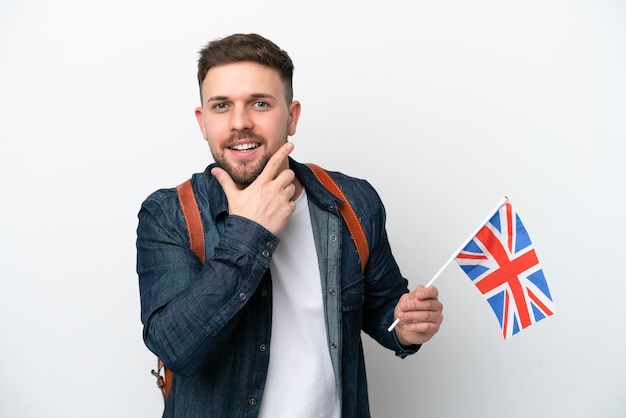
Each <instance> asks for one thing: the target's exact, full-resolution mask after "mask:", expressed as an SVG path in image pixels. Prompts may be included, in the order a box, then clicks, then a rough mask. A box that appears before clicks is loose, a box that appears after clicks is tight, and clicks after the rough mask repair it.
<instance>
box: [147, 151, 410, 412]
mask: <svg viewBox="0 0 626 418" xmlns="http://www.w3.org/2000/svg"><path fill="white" fill-rule="evenodd" d="M211 168H212V166H209V167H207V169H206V170H205V171H204V172H203V173H198V174H194V175H193V176H192V185H193V188H194V192H195V195H196V199H197V201H198V206H199V207H200V208H201V209H200V210H201V218H202V222H203V225H204V237H205V260H206V262H205V263H204V264H201V263H200V261H199V260H198V259H197V258H196V256H195V255H194V254H193V253H192V251H191V250H190V247H189V237H188V234H187V229H186V224H185V221H184V218H183V215H182V211H181V208H180V206H179V203H178V199H177V195H176V190H175V189H163V190H158V191H156V192H154V193H153V194H151V195H150V196H149V197H148V198H147V199H146V200H145V201H144V202H143V204H142V206H141V209H140V212H139V215H138V217H139V225H138V229H137V273H138V275H139V288H140V296H141V321H142V323H143V326H144V328H143V329H144V331H143V337H144V341H145V343H146V346H147V347H148V348H149V349H150V350H151V351H152V352H153V353H155V354H156V355H157V356H159V357H160V358H161V359H162V360H163V362H164V363H165V365H166V366H167V367H168V368H170V369H171V370H172V371H173V373H174V379H173V383H172V389H171V392H170V395H169V397H168V400H167V402H166V407H165V412H164V415H163V416H164V417H178V418H182V417H193V418H199V417H219V418H224V417H237V418H239V417H256V416H257V415H258V413H259V407H260V402H261V400H262V398H263V389H264V385H265V378H266V375H267V369H268V364H269V356H270V352H271V340H270V332H271V321H272V318H271V314H272V280H271V275H270V270H269V265H270V259H271V258H272V255H273V253H274V250H275V249H276V246H277V245H279V240H278V238H277V237H276V236H275V235H273V234H272V233H270V232H269V231H268V230H266V229H265V228H263V227H262V226H261V225H259V224H257V223H255V222H253V221H250V220H248V219H246V218H243V217H240V216H236V215H228V203H227V201H226V196H225V194H224V192H223V190H222V188H221V186H220V185H219V183H218V182H217V180H216V179H215V178H214V177H213V176H212V175H211V173H210V169H211ZM290 168H291V169H292V170H293V171H294V172H295V174H296V176H297V178H298V179H299V180H300V181H301V182H302V184H303V185H304V187H305V189H306V192H307V197H308V201H309V208H310V209H309V211H310V214H311V221H312V225H313V235H314V240H315V246H316V251H317V256H318V263H319V273H320V277H321V281H322V283H321V284H322V289H323V290H322V293H323V294H322V295H321V296H322V298H323V305H324V309H325V314H326V331H327V343H328V350H329V352H330V356H331V361H332V366H333V370H334V372H335V378H336V381H337V386H338V388H340V396H341V403H342V416H343V417H368V416H370V412H369V402H368V393H367V379H366V375H365V363H364V357H363V347H362V343H361V330H363V331H365V332H366V333H367V334H369V335H370V336H371V337H372V338H374V339H375V340H376V341H378V342H379V343H380V344H381V345H383V346H384V347H387V348H389V349H390V350H393V351H395V353H396V355H397V356H399V357H402V358H404V357H406V356H407V355H409V354H413V353H415V352H416V351H417V350H418V349H419V346H412V347H409V348H403V347H402V346H400V344H399V343H398V340H397V338H396V335H395V332H388V331H387V327H388V326H389V325H390V324H391V323H392V322H393V320H394V315H393V310H394V307H395V305H396V304H397V302H398V299H399V298H400V296H401V295H402V294H404V293H405V292H408V289H407V284H408V283H407V280H406V279H404V278H403V277H402V275H401V274H400V271H399V269H398V266H397V264H396V262H395V260H394V257H393V255H392V252H391V248H390V246H389V242H388V240H387V234H386V230H385V209H384V207H383V204H382V202H381V200H380V198H379V196H378V194H377V193H376V191H375V190H374V189H373V187H372V186H371V185H370V184H369V183H368V182H366V181H364V180H360V179H355V178H351V177H348V176H346V175H343V174H341V173H336V172H329V174H330V175H331V177H332V178H333V179H334V180H335V181H336V182H337V184H339V186H340V187H341V188H342V189H343V191H344V193H345V195H346V196H347V198H348V200H350V202H351V203H352V205H353V207H354V209H355V211H356V213H357V215H358V217H359V218H360V220H361V222H362V223H363V227H364V229H365V233H366V235H367V239H368V243H369V246H370V259H369V261H368V263H367V266H366V269H365V273H362V272H361V268H360V264H359V259H358V255H357V252H356V248H355V246H354V243H353V242H352V240H351V237H350V234H349V232H348V230H347V228H346V226H345V224H344V222H343V219H342V218H341V215H340V213H339V212H338V210H337V203H338V200H337V198H336V197H334V196H333V195H332V194H331V193H330V192H328V191H327V190H326V189H325V188H324V187H323V186H322V185H321V184H320V183H319V182H318V181H317V179H316V178H315V176H314V175H313V173H312V172H311V171H310V170H309V168H308V167H306V166H305V165H302V164H299V163H297V162H296V161H294V160H293V159H290ZM294 381H295V382H296V384H297V382H298V379H297V377H295V379H294Z"/></svg>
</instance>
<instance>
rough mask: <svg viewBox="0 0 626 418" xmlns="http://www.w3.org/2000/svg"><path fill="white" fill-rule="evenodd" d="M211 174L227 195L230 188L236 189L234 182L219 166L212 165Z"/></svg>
mask: <svg viewBox="0 0 626 418" xmlns="http://www.w3.org/2000/svg"><path fill="white" fill-rule="evenodd" d="M211 174H213V177H215V178H216V179H217V182H218V183H219V184H220V185H221V186H222V189H224V193H226V195H227V196H228V193H229V192H230V191H231V190H233V189H237V186H236V185H235V182H234V181H233V179H232V178H231V177H230V175H229V174H228V173H227V172H226V170H224V169H222V168H219V167H213V169H211Z"/></svg>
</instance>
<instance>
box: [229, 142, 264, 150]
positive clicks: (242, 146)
mask: <svg viewBox="0 0 626 418" xmlns="http://www.w3.org/2000/svg"><path fill="white" fill-rule="evenodd" d="M258 147H259V144H257V143H254V142H250V143H247V144H237V145H233V146H232V147H229V148H230V149H232V150H235V151H249V150H252V149H255V148H258Z"/></svg>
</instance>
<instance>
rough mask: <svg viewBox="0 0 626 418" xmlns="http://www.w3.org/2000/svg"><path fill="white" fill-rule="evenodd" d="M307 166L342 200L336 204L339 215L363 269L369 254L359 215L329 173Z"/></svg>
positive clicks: (310, 165)
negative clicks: (346, 228)
mask: <svg viewBox="0 0 626 418" xmlns="http://www.w3.org/2000/svg"><path fill="white" fill-rule="evenodd" d="M307 167H309V168H310V169H311V171H313V174H315V177H317V179H318V180H319V182H320V183H322V185H323V186H324V187H326V189H328V191H329V192H331V193H332V194H334V195H335V197H337V198H338V199H341V200H343V203H339V204H338V205H337V206H338V207H339V212H341V216H343V219H344V220H345V221H346V226H347V227H348V231H349V232H350V235H351V236H352V240H353V241H354V245H355V246H356V251H357V252H358V254H359V260H360V262H361V271H365V266H366V264H367V260H368V259H369V256H370V249H369V245H368V244H367V237H366V236H365V231H364V230H363V225H361V221H359V217H358V216H357V215H356V212H355V211H354V208H353V207H352V205H351V204H350V201H349V200H348V198H347V197H346V195H345V194H344V193H343V191H342V190H341V188H340V187H339V186H338V185H337V183H335V181H334V180H333V179H332V178H331V177H330V175H329V174H328V173H327V172H326V170H324V169H323V168H321V167H319V166H318V165H315V164H312V163H308V164H307Z"/></svg>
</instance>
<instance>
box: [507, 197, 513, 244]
mask: <svg viewBox="0 0 626 418" xmlns="http://www.w3.org/2000/svg"><path fill="white" fill-rule="evenodd" d="M506 221H507V235H508V238H509V242H508V246H509V252H510V253H513V206H511V205H510V204H508V203H507V205H506Z"/></svg>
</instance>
